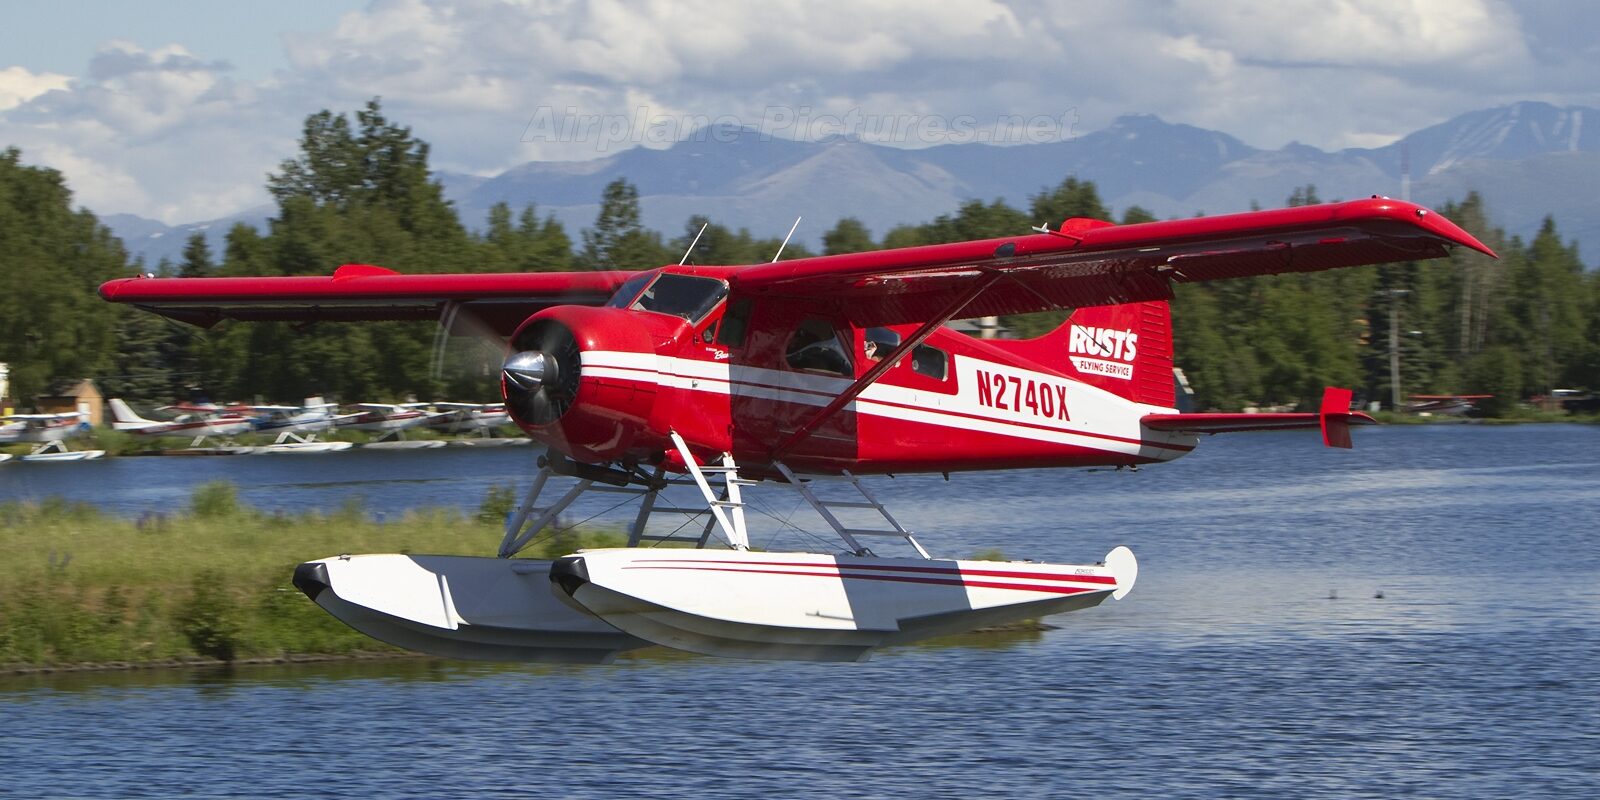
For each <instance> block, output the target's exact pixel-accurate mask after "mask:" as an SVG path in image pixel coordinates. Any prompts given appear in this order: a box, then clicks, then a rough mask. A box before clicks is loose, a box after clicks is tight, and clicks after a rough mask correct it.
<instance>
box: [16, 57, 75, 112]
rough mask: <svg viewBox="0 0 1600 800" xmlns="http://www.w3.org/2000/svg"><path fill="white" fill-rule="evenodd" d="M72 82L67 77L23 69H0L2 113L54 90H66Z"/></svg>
mask: <svg viewBox="0 0 1600 800" xmlns="http://www.w3.org/2000/svg"><path fill="white" fill-rule="evenodd" d="M71 82H72V79H71V78H69V77H67V76H66V75H56V74H55V73H51V72H37V73H36V72H29V71H28V70H26V69H23V68H22V67H6V68H5V69H0V111H5V110H7V109H11V108H16V107H17V106H19V105H22V104H23V103H25V102H27V101H29V100H32V99H33V98H35V97H38V96H39V95H41V94H44V93H45V92H48V91H51V90H53V89H65V88H67V86H68V85H69V84H70V83H71Z"/></svg>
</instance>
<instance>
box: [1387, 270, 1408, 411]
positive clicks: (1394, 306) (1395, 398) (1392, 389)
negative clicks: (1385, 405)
mask: <svg viewBox="0 0 1600 800" xmlns="http://www.w3.org/2000/svg"><path fill="white" fill-rule="evenodd" d="M1384 294H1387V295H1389V410H1391V411H1396V412H1398V411H1399V410H1400V298H1401V297H1404V296H1405V295H1408V294H1411V290H1409V289H1385V290H1384Z"/></svg>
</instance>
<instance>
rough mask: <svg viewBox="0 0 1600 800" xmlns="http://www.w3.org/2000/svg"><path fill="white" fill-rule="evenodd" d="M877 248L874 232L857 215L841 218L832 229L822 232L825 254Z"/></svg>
mask: <svg viewBox="0 0 1600 800" xmlns="http://www.w3.org/2000/svg"><path fill="white" fill-rule="evenodd" d="M876 249H878V246H877V245H875V244H873V243H872V232H871V231H868V230H867V226H865V225H863V224H861V220H859V219H856V218H855V217H845V218H844V219H841V220H839V222H838V223H837V224H835V225H834V226H833V229H832V230H830V231H828V232H827V233H824V234H822V254H823V255H825V256H833V255H839V254H840V253H862V252H866V251H868V250H876Z"/></svg>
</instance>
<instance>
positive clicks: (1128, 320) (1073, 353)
mask: <svg viewBox="0 0 1600 800" xmlns="http://www.w3.org/2000/svg"><path fill="white" fill-rule="evenodd" d="M1007 344H1008V345H1010V347H1009V349H1012V350H1014V351H1015V352H1017V353H1018V354H1020V355H1024V356H1027V357H1029V358H1032V359H1034V360H1036V361H1038V362H1040V363H1042V364H1047V365H1049V366H1050V367H1052V368H1054V369H1059V370H1061V371H1062V372H1065V373H1067V374H1069V375H1072V374H1075V375H1077V376H1078V378H1079V379H1080V380H1082V381H1083V382H1084V383H1087V384H1089V385H1091V386H1096V387H1099V388H1101V389H1104V390H1106V391H1108V392H1111V393H1112V394H1115V395H1117V396H1118V397H1123V398H1126V399H1128V400H1132V401H1134V402H1135V403H1146V404H1149V405H1153V406H1160V407H1162V408H1171V407H1172V405H1173V380H1174V378H1173V374H1172V314H1171V312H1170V311H1169V310H1168V308H1167V301H1165V300H1151V301H1147V302H1142V303H1124V304H1122V305H1114V306H1090V307H1087V308H1080V309H1078V310H1077V311H1074V312H1073V313H1072V316H1071V317H1068V318H1067V321H1066V322H1064V323H1062V325H1061V327H1059V328H1056V329H1055V330H1053V331H1051V332H1049V333H1047V334H1045V335H1043V336H1040V337H1038V338H1037V339H1028V340H1025V341H1019V342H1010V343H1007Z"/></svg>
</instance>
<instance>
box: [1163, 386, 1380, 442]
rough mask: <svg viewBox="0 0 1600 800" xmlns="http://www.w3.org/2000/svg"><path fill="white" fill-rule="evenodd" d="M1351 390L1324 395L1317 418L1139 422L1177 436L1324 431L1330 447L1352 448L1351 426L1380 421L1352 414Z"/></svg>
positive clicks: (1180, 417)
mask: <svg viewBox="0 0 1600 800" xmlns="http://www.w3.org/2000/svg"><path fill="white" fill-rule="evenodd" d="M1351 396H1352V395H1351V392H1350V390H1349V389H1337V388H1334V387H1331V386H1330V387H1328V388H1327V389H1325V390H1323V393H1322V408H1321V409H1320V410H1319V411H1318V412H1317V413H1315V414H1312V413H1290V414H1146V415H1144V417H1142V418H1140V420H1139V422H1140V424H1142V425H1143V426H1144V427H1146V428H1149V429H1150V430H1153V431H1171V432H1175V433H1190V434H1201V433H1242V432H1248V431H1294V430H1315V429H1320V430H1321V431H1322V443H1323V444H1325V445H1327V446H1329V447H1343V448H1346V449H1348V448H1350V447H1352V446H1353V443H1352V442H1351V441H1350V426H1351V425H1352V424H1354V425H1375V424H1377V420H1375V419H1373V418H1372V417H1370V416H1368V415H1366V414H1363V413H1361V412H1360V411H1351V410H1350V398H1351Z"/></svg>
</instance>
